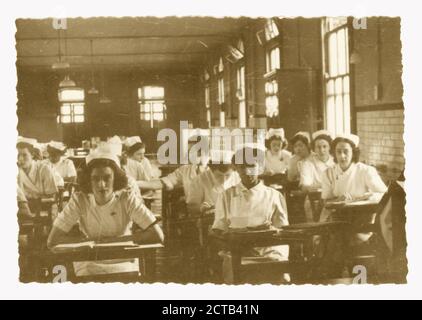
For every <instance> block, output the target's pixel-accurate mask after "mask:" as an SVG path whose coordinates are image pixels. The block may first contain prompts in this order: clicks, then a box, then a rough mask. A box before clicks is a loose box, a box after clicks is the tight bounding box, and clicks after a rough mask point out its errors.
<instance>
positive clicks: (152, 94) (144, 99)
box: [138, 86, 166, 128]
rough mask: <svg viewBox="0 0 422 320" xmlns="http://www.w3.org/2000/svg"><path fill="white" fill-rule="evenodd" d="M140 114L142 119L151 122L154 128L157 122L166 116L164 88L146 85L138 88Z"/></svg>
mask: <svg viewBox="0 0 422 320" xmlns="http://www.w3.org/2000/svg"><path fill="white" fill-rule="evenodd" d="M138 99H139V107H140V116H141V120H142V121H146V122H149V123H150V126H151V128H154V123H155V122H161V121H163V120H165V118H166V105H165V101H164V88H163V87H154V86H145V87H142V88H139V89H138Z"/></svg>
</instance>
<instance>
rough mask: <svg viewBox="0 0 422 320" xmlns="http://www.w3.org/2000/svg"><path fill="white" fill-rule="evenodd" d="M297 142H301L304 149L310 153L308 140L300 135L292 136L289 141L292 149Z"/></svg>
mask: <svg viewBox="0 0 422 320" xmlns="http://www.w3.org/2000/svg"><path fill="white" fill-rule="evenodd" d="M298 141H300V142H302V143H303V144H304V145H305V146H306V148H307V149H308V151H311V149H310V146H309V140H308V139H307V138H306V137H304V136H302V135H300V134H298V135H296V136H294V137H293V138H292V139H291V140H290V144H291V146H292V148H294V146H295V143H296V142H298Z"/></svg>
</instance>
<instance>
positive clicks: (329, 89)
mask: <svg viewBox="0 0 422 320" xmlns="http://www.w3.org/2000/svg"><path fill="white" fill-rule="evenodd" d="M333 94H334V80H329V81H328V83H327V95H333Z"/></svg>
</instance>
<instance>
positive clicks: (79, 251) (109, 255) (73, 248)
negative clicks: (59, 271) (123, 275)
mask: <svg viewBox="0 0 422 320" xmlns="http://www.w3.org/2000/svg"><path fill="white" fill-rule="evenodd" d="M159 248H164V245H163V244H161V243H149V244H148V243H147V244H134V243H133V242H132V241H128V242H127V241H125V242H114V243H113V242H112V243H108V244H107V243H101V244H95V243H94V242H90V241H87V242H81V243H74V244H64V245H61V249H60V252H52V251H50V250H44V251H43V252H42V253H41V255H42V257H43V259H45V260H60V261H68V262H74V261H96V260H113V259H125V258H138V257H139V256H141V255H143V254H144V253H147V252H151V251H154V250H156V249H159Z"/></svg>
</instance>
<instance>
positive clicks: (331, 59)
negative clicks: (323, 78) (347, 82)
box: [328, 33, 337, 77]
mask: <svg viewBox="0 0 422 320" xmlns="http://www.w3.org/2000/svg"><path fill="white" fill-rule="evenodd" d="M328 72H329V74H330V76H332V77H334V76H336V75H337V35H336V34H335V33H333V34H330V35H329V36H328Z"/></svg>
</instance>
